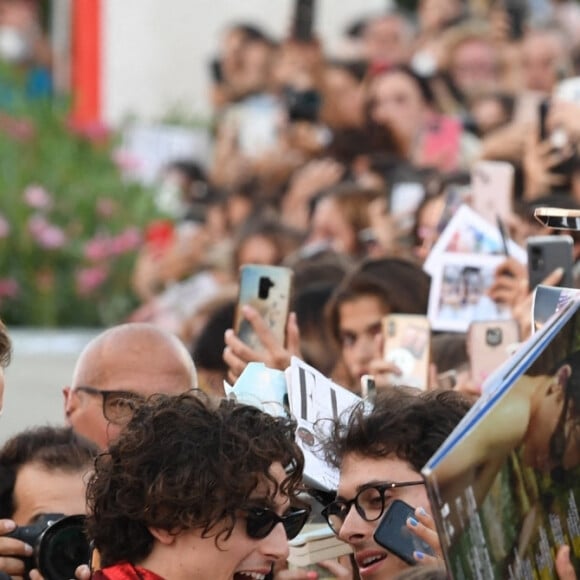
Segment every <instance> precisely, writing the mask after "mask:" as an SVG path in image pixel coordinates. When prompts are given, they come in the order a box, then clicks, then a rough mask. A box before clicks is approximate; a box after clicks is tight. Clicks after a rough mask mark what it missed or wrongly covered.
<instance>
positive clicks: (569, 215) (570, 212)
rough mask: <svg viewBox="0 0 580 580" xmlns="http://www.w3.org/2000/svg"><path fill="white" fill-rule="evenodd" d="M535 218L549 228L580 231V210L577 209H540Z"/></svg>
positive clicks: (535, 212) (535, 211)
mask: <svg viewBox="0 0 580 580" xmlns="http://www.w3.org/2000/svg"><path fill="white" fill-rule="evenodd" d="M534 217H535V218H536V220H537V221H539V222H540V223H541V224H542V225H543V226H546V227H547V228H552V229H555V230H573V231H580V210H577V209H563V208H559V207H538V208H536V209H535V210H534Z"/></svg>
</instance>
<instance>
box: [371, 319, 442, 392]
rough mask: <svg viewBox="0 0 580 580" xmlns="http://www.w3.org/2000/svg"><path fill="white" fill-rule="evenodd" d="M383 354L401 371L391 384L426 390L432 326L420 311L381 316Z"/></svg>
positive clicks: (392, 378) (392, 377)
mask: <svg viewBox="0 0 580 580" xmlns="http://www.w3.org/2000/svg"><path fill="white" fill-rule="evenodd" d="M382 331H383V338H384V341H383V342H384V350H383V357H384V359H385V360H387V361H389V362H392V363H393V364H395V365H397V366H398V367H399V369H400V370H401V373H402V374H401V375H398V376H397V375H392V376H391V378H390V381H391V384H394V385H405V386H408V387H416V388H418V389H422V390H426V389H427V386H428V384H429V363H430V361H431V326H430V324H429V320H428V319H427V317H426V316H421V315H419V314H389V315H387V316H385V317H384V318H383V319H382Z"/></svg>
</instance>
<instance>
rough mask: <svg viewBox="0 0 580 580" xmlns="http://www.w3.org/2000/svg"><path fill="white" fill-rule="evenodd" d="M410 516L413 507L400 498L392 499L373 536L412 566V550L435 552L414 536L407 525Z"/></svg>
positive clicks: (431, 554)
mask: <svg viewBox="0 0 580 580" xmlns="http://www.w3.org/2000/svg"><path fill="white" fill-rule="evenodd" d="M410 517H415V508H414V507H413V506H410V505H409V504H408V503H406V502H404V501H402V500H400V499H394V500H393V501H392V502H391V504H390V505H389V507H388V508H387V511H386V512H385V515H384V516H383V518H382V520H381V521H380V523H379V525H378V527H377V529H376V531H375V533H374V536H373V537H374V540H375V542H376V543H377V544H379V545H380V546H382V547H383V548H385V549H387V550H389V552H391V553H393V554H395V556H398V557H399V558H401V560H403V561H404V562H406V563H407V564H410V565H411V566H414V565H415V564H417V561H416V560H415V558H413V552H423V554H428V555H430V556H434V555H435V553H434V552H433V550H432V549H431V547H430V546H429V544H427V543H426V542H424V541H423V540H421V539H419V538H418V537H417V536H415V534H413V532H411V530H410V529H409V528H408V527H407V520H408V519H409V518H410Z"/></svg>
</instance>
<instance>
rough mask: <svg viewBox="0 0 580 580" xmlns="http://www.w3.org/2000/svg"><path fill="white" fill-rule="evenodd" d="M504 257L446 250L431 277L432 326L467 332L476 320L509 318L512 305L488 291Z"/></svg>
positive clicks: (438, 328)
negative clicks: (499, 302)
mask: <svg viewBox="0 0 580 580" xmlns="http://www.w3.org/2000/svg"><path fill="white" fill-rule="evenodd" d="M504 259H505V258H504V257H503V256H486V255H478V254H444V256H443V257H442V260H441V263H440V268H439V270H438V271H437V272H436V273H435V274H434V275H433V277H432V279H431V291H430V293H429V309H428V317H429V320H430V322H431V327H432V329H433V330H443V331H450V332H467V329H468V328H469V324H470V323H471V322H473V321H476V320H506V319H508V318H510V317H511V312H510V310H509V308H507V307H505V306H502V305H501V304H498V303H497V302H494V301H493V300H492V299H491V298H490V297H489V296H488V294H487V292H488V290H489V288H490V286H491V285H492V284H493V281H494V278H495V271H496V269H497V267H498V266H499V265H500V264H501V263H502V261H503V260H504Z"/></svg>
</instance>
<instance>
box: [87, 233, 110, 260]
mask: <svg viewBox="0 0 580 580" xmlns="http://www.w3.org/2000/svg"><path fill="white" fill-rule="evenodd" d="M111 253H112V250H111V239H110V238H109V237H107V236H103V235H98V236H95V237H94V238H93V239H92V240H89V241H88V242H87V243H86V244H85V251H84V254H85V258H86V259H87V260H90V261H91V262H100V261H101V260H105V259H106V258H108V257H109V256H110V255H111Z"/></svg>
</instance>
